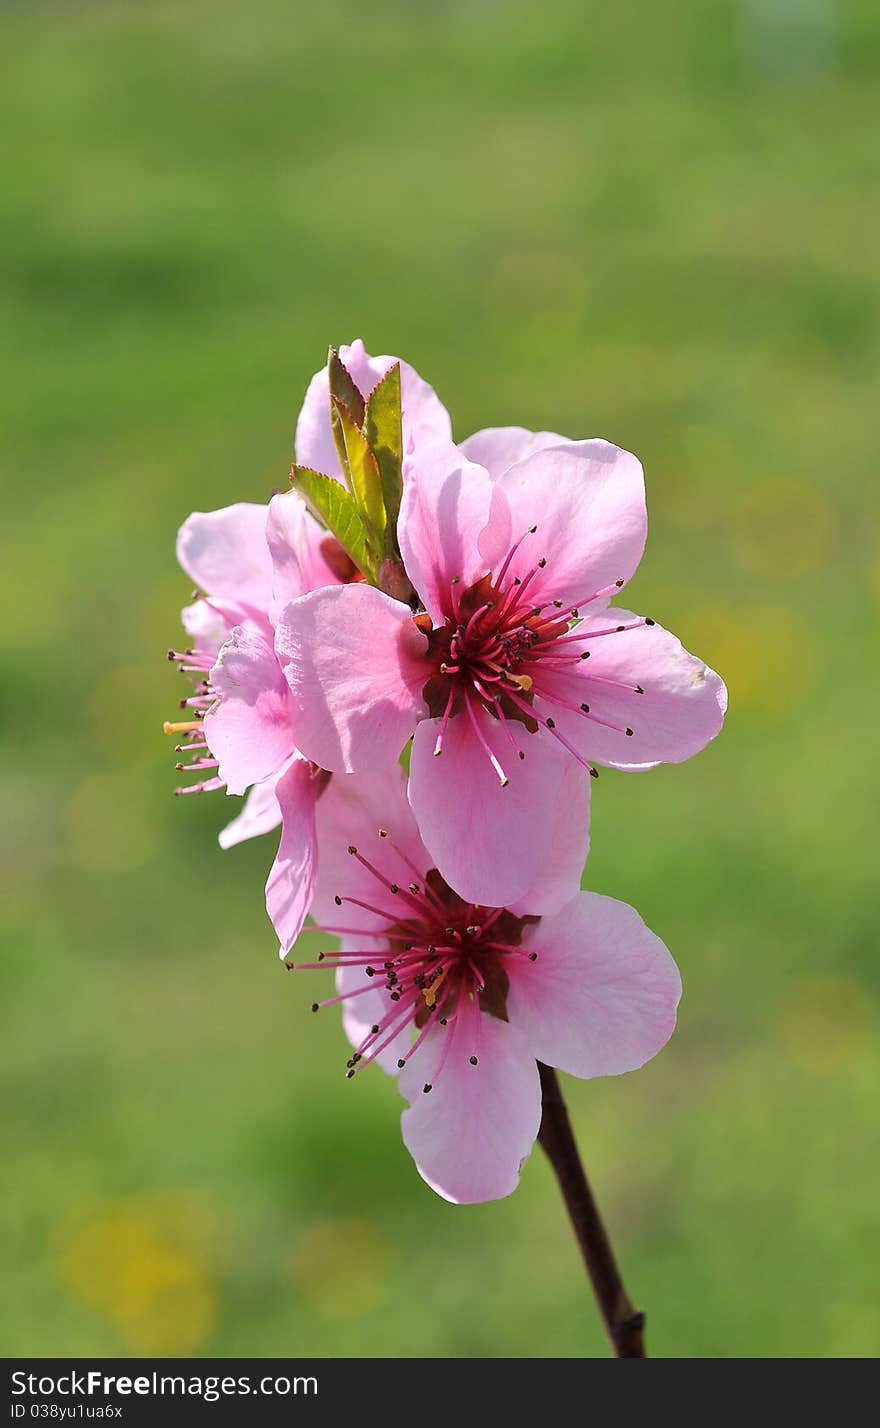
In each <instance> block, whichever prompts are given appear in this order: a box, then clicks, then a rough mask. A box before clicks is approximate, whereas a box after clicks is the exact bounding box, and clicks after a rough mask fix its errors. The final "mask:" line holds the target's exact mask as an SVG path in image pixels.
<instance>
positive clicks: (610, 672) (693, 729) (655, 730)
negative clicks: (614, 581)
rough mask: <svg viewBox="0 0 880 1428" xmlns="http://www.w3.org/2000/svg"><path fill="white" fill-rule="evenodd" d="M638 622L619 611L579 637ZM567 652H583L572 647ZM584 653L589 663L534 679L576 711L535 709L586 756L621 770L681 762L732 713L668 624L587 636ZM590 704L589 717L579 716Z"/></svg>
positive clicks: (543, 703) (590, 623) (710, 675)
mask: <svg viewBox="0 0 880 1428" xmlns="http://www.w3.org/2000/svg"><path fill="white" fill-rule="evenodd" d="M638 620H639V616H637V615H634V614H632V612H631V611H629V610H621V609H620V608H618V607H613V608H611V609H609V610H606V611H604V613H603V614H601V615H598V616H595V617H593V618H591V619H589V620H584V621H583V622H582V623H581V624H580V625H579V626H578V633H583V634H584V635H585V636H589V633H590V631H591V630H606V629H613V630H616V629H617V627H618V626H619V625H634V624H637V622H638ZM569 648H574V649H577V648H580V646H579V645H578V644H577V643H576V642H573V643H572V645H570V646H569ZM583 648H584V649H585V650H589V651H590V658H589V659H588V660H585V661H580V660H576V661H574V663H573V664H572V673H571V674H565V675H559V674H554V675H552V676H548V675H547V674H546V673H545V672H542V673H541V675H540V678H539V680H538V681H536V693H537V690H538V688H540V690H541V693H542V694H546V693H550V694H552V695H553V696H554V697H555V698H557V699H561V700H563V701H565V702H566V703H569V704H574V705H575V711H572V710H567V709H565V708H563V707H561V706H559V705H556V704H554V703H552V702H551V701H550V700H549V699H540V698H536V700H535V707H536V708H540V709H541V711H542V712H543V713H544V714H545V715H547V714H550V715H551V716H552V717H553V718H554V719H555V720H556V723H557V726H558V728H559V730H560V733H562V734H564V736H565V737H566V738H567V739H568V740H569V741H570V742H571V743H572V744H574V746H575V747H576V748H577V749H578V750H579V751H580V752H581V753H582V754H583V755H584V756H585V757H586V758H588V759H592V760H593V761H595V762H596V763H602V764H610V765H612V766H613V767H615V768H623V769H626V768H631V769H638V768H650V767H651V766H652V765H653V764H657V763H672V764H677V763H681V762H682V761H683V760H684V759H689V758H690V757H691V756H692V755H693V754H696V753H699V751H700V750H701V749H702V748H705V746H706V744H708V743H709V741H710V740H711V739H714V737H715V735H716V734H717V733H718V731H719V729H720V728H721V725H722V723H723V721H724V713H725V710H726V708H727V690H726V689H725V687H724V682H723V680H722V679H721V678H720V676H719V675H717V674H716V673H715V671H714V670H711V669H709V668H708V666H707V665H705V664H703V662H702V660H699V659H696V658H695V657H694V655H691V654H688V652H687V650H686V649H683V648H682V645H681V642H680V641H679V640H677V639H676V637H675V635H672V634H670V632H669V631H668V630H665V629H664V628H663V627H662V625H657V624H652V625H645V624H641V625H638V627H637V628H633V629H624V630H623V631H622V632H621V633H620V634H612V635H600V636H598V637H597V638H592V639H590V638H585V639H584V643H583ZM637 689H643V690H644V693H643V694H639V693H637V692H636V691H637ZM584 703H585V704H587V705H589V717H588V716H586V715H585V714H584V713H583V711H582V710H581V712H577V710H578V709H579V708H580V705H581V704H584ZM599 720H604V721H605V722H604V723H599V722H598V721H599ZM609 724H613V725H616V726H617V727H616V728H608V727H607V725H609ZM627 729H632V734H627V733H626V730H627Z"/></svg>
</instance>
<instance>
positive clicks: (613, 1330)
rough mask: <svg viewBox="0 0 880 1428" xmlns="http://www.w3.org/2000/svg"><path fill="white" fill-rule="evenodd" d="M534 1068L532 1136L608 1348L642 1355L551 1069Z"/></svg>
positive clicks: (635, 1313) (639, 1320)
mask: <svg viewBox="0 0 880 1428" xmlns="http://www.w3.org/2000/svg"><path fill="white" fill-rule="evenodd" d="M538 1071H539V1073H540V1076H541V1091H542V1093H543V1112H542V1115H541V1129H540V1131H539V1132H538V1139H539V1141H540V1142H541V1144H542V1146H543V1147H544V1149H545V1151H546V1152H547V1156H548V1158H549V1161H550V1164H551V1165H552V1166H553V1169H554V1171H555V1173H556V1179H557V1180H558V1181H559V1188H560V1190H561V1191H562V1198H563V1199H564V1201H565V1207H566V1209H567V1210H568V1214H569V1219H570V1220H571V1224H572V1228H573V1230H574V1233H575V1238H576V1239H577V1242H578V1245H579V1246H580V1251H581V1254H582V1256H583V1260H584V1264H585V1265H586V1267H587V1273H588V1274H589V1276H590V1283H591V1284H592V1286H593V1293H594V1294H595V1296H596V1301H597V1303H598V1305H599V1311H600V1313H601V1315H602V1319H603V1321H604V1324H605V1332H606V1333H607V1335H608V1339H609V1342H610V1344H611V1348H612V1352H613V1354H614V1357H615V1358H618V1359H643V1358H645V1357H646V1354H645V1344H644V1334H643V1330H644V1326H645V1316H644V1313H643V1312H642V1310H641V1309H635V1308H634V1307H633V1304H632V1301H631V1299H630V1297H629V1295H628V1294H627V1292H626V1289H625V1288H624V1285H623V1280H622V1279H621V1277H620V1270H619V1269H618V1268H617V1261H616V1260H615V1258H614V1251H613V1250H612V1248H611V1241H610V1240H609V1238H608V1234H607V1232H606V1229H605V1226H604V1225H603V1223H602V1217H601V1215H600V1214H599V1207H598V1205H597V1204H596V1201H595V1200H594V1198H593V1192H592V1190H591V1189H590V1184H589V1181H588V1180H587V1176H586V1172H585V1171H584V1167H583V1165H582V1163H581V1158H580V1155H579V1153H578V1148H577V1144H576V1143H575V1138H574V1134H573V1132H572V1129H571V1122H570V1120H569V1118H568V1111H567V1110H566V1107H565V1101H564V1100H563V1099H562V1091H561V1089H560V1086H559V1080H558V1078H557V1075H556V1072H555V1071H554V1070H552V1068H551V1067H549V1066H544V1065H543V1063H542V1062H540V1061H539V1062H538Z"/></svg>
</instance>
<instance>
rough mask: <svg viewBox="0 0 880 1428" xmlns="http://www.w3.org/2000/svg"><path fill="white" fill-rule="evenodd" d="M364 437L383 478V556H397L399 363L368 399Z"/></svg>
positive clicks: (400, 455) (400, 478)
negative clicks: (384, 552)
mask: <svg viewBox="0 0 880 1428" xmlns="http://www.w3.org/2000/svg"><path fill="white" fill-rule="evenodd" d="M363 428H364V434H365V436H366V438H367V441H368V443H369V446H370V450H371V451H372V453H373V455H374V456H375V458H376V464H377V465H378V467H379V475H380V477H381V478H382V495H383V497H384V499H385V512H386V520H387V525H386V529H385V541H386V553H387V554H388V555H389V556H395V555H397V554H398V550H397V515H398V512H399V510H400V498H401V494H402V492H403V476H402V466H403V427H402V421H401V408H400V363H399V362H395V364H394V366H393V367H391V368H390V369H389V371H387V372H386V373H385V376H384V377H383V378H382V380H381V381H380V382H379V383H377V385H376V386H375V387H374V388H373V390H372V392H371V393H370V395H369V397H368V398H367V406H366V413H365V416H364V421H363Z"/></svg>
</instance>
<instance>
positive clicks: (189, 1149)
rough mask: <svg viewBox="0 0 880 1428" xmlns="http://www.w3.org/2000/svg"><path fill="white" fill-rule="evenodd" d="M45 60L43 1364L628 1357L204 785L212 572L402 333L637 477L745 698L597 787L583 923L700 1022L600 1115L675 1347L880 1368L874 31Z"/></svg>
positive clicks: (455, 15)
mask: <svg viewBox="0 0 880 1428" xmlns="http://www.w3.org/2000/svg"><path fill="white" fill-rule="evenodd" d="M0 31H2V33H0V50H2V53H3V56H4V59H3V65H4V70H5V73H4V78H3V83H2V86H0V125H2V132H3V135H4V140H5V147H6V150H7V164H6V167H5V177H4V185H3V192H2V197H0V203H2V224H3V233H4V240H3V246H4V262H3V265H2V274H0V283H2V289H0V291H2V296H0V318H2V324H3V331H4V336H5V337H6V338H7V339H8V342H7V343H6V346H7V350H8V365H7V367H6V371H5V375H4V378H3V381H2V383H0V408H2V423H3V428H4V431H5V436H4V448H3V456H2V473H3V480H4V490H5V498H4V510H5V512H6V515H7V518H6V521H5V523H4V524H5V540H4V547H5V550H4V556H3V561H2V566H0V579H2V582H3V584H4V585H5V587H6V592H5V597H4V611H5V615H4V620H3V639H2V644H3V647H4V654H3V681H2V699H3V705H4V708H5V712H6V716H7V721H8V722H7V728H6V734H5V738H4V749H5V753H4V762H3V769H2V781H3V792H4V803H5V806H6V808H7V810H8V817H7V818H6V819H5V820H4V832H3V844H4V846H3V871H2V880H3V883H2V916H3V920H4V924H5V942H6V956H5V959H4V962H3V972H2V976H3V980H4V983H5V1004H6V1008H7V1021H6V1029H5V1033H4V1036H3V1044H2V1052H0V1055H2V1066H3V1079H4V1085H5V1087H6V1130H5V1135H4V1144H5V1156H4V1161H5V1173H4V1176H3V1192H2V1201H3V1221H4V1226H3V1227H4V1235H3V1238H4V1241H5V1254H6V1259H7V1264H6V1266H5V1269H4V1275H3V1281H4V1288H5V1293H4V1295H3V1300H2V1305H0V1347H2V1351H3V1352H5V1353H6V1354H7V1355H12V1354H25V1353H30V1354H56V1355H74V1354H131V1353H134V1354H158V1353H164V1354H190V1353H195V1354H208V1355H217V1356H223V1355H236V1354H250V1355H259V1356H262V1355H267V1356H268V1355H281V1354H303V1355H311V1354H314V1355H334V1354H336V1355H356V1356H360V1355H386V1356H418V1357H422V1356H424V1357H431V1356H436V1355H455V1356H470V1355H484V1356H486V1355H488V1356H510V1355H529V1356H551V1355H580V1354H590V1355H592V1354H596V1355H599V1354H602V1353H604V1351H605V1350H604V1343H603V1339H602V1335H601V1331H600V1329H599V1325H598V1320H597V1315H596V1313H595V1311H594V1308H593V1305H592V1302H591V1299H590V1296H589V1293H588V1290H587V1288H586V1284H585V1281H584V1277H583V1274H582V1271H581V1269H580V1265H579V1262H578V1260H577V1257H576V1254H575V1250H574V1246H573V1241H572V1239H571V1236H570V1232H569V1228H568V1225H567V1223H566V1221H565V1218H564V1215H563V1212H562V1209H561V1206H560V1205H559V1204H558V1203H557V1191H556V1187H555V1184H554V1182H553V1180H552V1178H551V1176H550V1173H549V1171H548V1168H547V1166H546V1164H545V1163H544V1161H543V1157H542V1156H541V1154H540V1152H536V1153H535V1155H534V1156H533V1158H532V1161H531V1162H530V1164H529V1165H528V1167H527V1169H526V1171H525V1173H524V1175H523V1180H522V1184H521V1187H520V1189H519V1190H518V1191H517V1193H516V1194H515V1195H514V1196H513V1197H512V1198H511V1199H509V1200H506V1201H504V1202H501V1203H498V1204H493V1205H487V1206H481V1207H475V1208H456V1207H452V1206H449V1205H447V1204H445V1203H444V1202H443V1201H441V1200H440V1199H438V1198H436V1197H435V1196H434V1195H433V1194H432V1193H431V1192H430V1191H429V1190H428V1189H427V1187H426V1186H424V1185H423V1184H422V1182H421V1181H420V1180H419V1178H418V1176H417V1175H416V1172H415V1170H414V1168H413V1166H412V1164H411V1162H410V1160H409V1157H408V1156H407V1154H406V1152H405V1151H404V1149H403V1147H402V1144H401V1141H400V1135H399V1129H398V1114H399V1110H400V1109H401V1104H402V1103H401V1102H400V1100H399V1098H398V1094H397V1092H396V1089H395V1087H394V1086H393V1085H392V1084H391V1083H390V1082H389V1081H387V1080H386V1079H385V1078H384V1077H383V1076H382V1075H381V1074H380V1073H379V1072H376V1074H375V1075H371V1076H364V1077H363V1078H358V1079H357V1080H356V1081H355V1082H354V1083H351V1084H349V1083H347V1082H346V1081H345V1079H344V1078H343V1075H342V1069H343V1061H344V1057H345V1055H346V1054H347V1053H346V1050H345V1046H344V1042H343V1036H342V1032H341V1028H340V1026H339V1024H338V1021H337V1020H336V1019H335V1018H334V1017H333V1015H332V1014H330V1013H328V1014H327V1015H326V1016H325V1017H311V1016H310V1015H309V1013H308V1006H307V1003H308V1002H309V1001H310V1000H311V996H312V995H313V994H314V993H313V991H312V990H309V991H308V992H307V991H306V989H304V987H303V985H302V984H301V983H300V982H299V981H297V980H296V979H295V978H291V977H289V976H287V975H285V974H284V973H283V971H282V970H281V969H280V968H279V966H278V963H277V960H276V951H275V944H274V941H273V937H272V934H271V930H270V928H269V926H268V923H267V922H266V919H265V915H264V912H263V907H262V882H263V879H264V876H265V872H266V869H267V867H268V864H269V862H270V861H271V857H272V853H273V841H274V840H273V838H271V837H270V838H267V839H263V840H261V841H260V842H257V843H252V844H248V845H246V846H244V847H241V848H237V849H235V850H233V851H232V852H230V853H227V854H221V852H220V851H219V849H218V848H217V846H216V841H215V835H216V832H217V830H218V829H219V828H220V826H221V825H222V824H223V822H224V821H225V819H226V818H227V817H228V816H229V811H230V810H229V805H228V804H227V803H225V801H224V799H223V797H222V796H221V795H214V796H212V797H209V798H204V799H200V800H199V799H196V800H184V801H182V802H178V801H175V800H173V799H172V798H171V794H170V790H171V788H172V786H173V784H174V783H175V782H176V781H177V780H176V776H175V774H174V772H173V767H172V763H173V757H172V755H171V751H170V747H169V743H168V741H166V740H164V739H163V737H162V734H161V723H162V720H163V718H165V717H166V716H167V715H168V714H169V713H170V711H171V709H172V707H173V704H174V701H175V699H176V698H177V697H178V694H179V692H180V691H179V690H178V687H177V683H176V682H175V676H174V674H173V671H172V670H171V669H170V667H169V666H168V664H167V663H166V661H165V658H164V652H165V649H166V647H167V645H168V644H169V643H170V642H171V641H172V640H176V639H177V638H178V623H177V612H178V610H179V607H180V606H181V604H182V603H183V602H184V600H185V599H186V598H187V596H188V593H189V587H188V582H187V581H186V580H185V578H184V577H183V576H182V575H180V574H179V573H178V572H177V571H176V567H175V562H174V535H175V530H176V528H177V526H178V524H179V523H180V521H181V520H182V519H183V518H184V517H185V516H186V515H187V513H188V512H189V511H190V510H191V509H210V508H212V507H215V506H221V505H224V504H226V503H228V502H230V501H234V500H239V499H251V500H262V499H265V498H266V497H267V496H268V495H269V493H270V491H271V490H272V488H273V487H274V486H284V484H285V482H286V473H287V467H288V462H289V459H290V454H291V434H292V429H293V425H294V421H295V418H296V414H297V411H298V409H299V404H300V401H301V398H302V393H303V391H304V389H305V385H306V382H307V380H308V378H309V377H310V375H311V374H312V372H313V371H314V370H315V369H316V368H317V367H318V366H320V365H321V362H322V359H323V356H324V354H325V351H326V347H327V343H328V341H334V342H344V341H348V340H350V339H351V338H352V337H354V336H357V335H360V336H362V337H363V338H364V339H365V341H366V343H367V346H368V348H369V349H370V350H372V351H374V352H382V351H388V352H394V353H399V354H402V355H405V356H406V357H407V358H408V359H409V360H411V361H412V362H413V363H414V364H415V365H416V366H417V367H418V368H419V369H420V370H421V371H422V373H423V374H425V375H426V376H427V377H428V378H429V380H431V382H432V383H433V384H434V385H435V387H436V388H437V390H438V392H439V393H440V394H441V396H442V397H443V399H444V400H445V401H446V403H447V405H448V406H449V408H450V410H451V412H452V413H453V418H454V422H455V427H456V431H457V433H458V435H459V436H464V435H466V434H467V433H468V432H469V431H471V430H473V429H474V428H476V427H479V426H483V425H492V424H501V423H507V422H518V423H522V424H524V425H527V426H532V427H550V428H555V429H558V430H560V431H563V432H566V433H570V434H571V435H574V436H585V435H601V436H605V437H608V438H611V439H613V440H614V441H616V442H619V443H621V444H623V445H626V446H628V447H631V448H632V449H633V450H635V451H636V452H638V453H639V455H640V456H641V457H642V459H643V461H644V463H645V467H646V471H647V475H648V482H649V500H650V509H651V516H652V528H651V538H650V542H649V549H648V554H647V557H646V559H645V562H644V564H643V566H642V569H641V571H640V573H639V575H638V577H637V582H636V585H635V588H634V591H633V595H632V603H633V604H634V606H635V608H644V609H645V610H647V611H648V612H649V613H651V614H653V615H654V616H655V617H656V618H657V619H659V620H662V621H663V622H664V623H667V624H669V625H671V626H672V628H674V629H675V630H676V631H678V632H680V633H681V634H682V636H683V637H684V638H685V640H686V641H687V642H688V643H689V644H690V645H691V647H692V648H693V649H695V650H696V651H697V652H698V653H699V654H701V655H702V656H703V657H704V658H705V659H707V660H708V661H709V662H710V663H712V664H713V665H715V666H716V667H717V668H718V669H719V670H721V671H722V673H723V674H724V675H725V676H726V678H727V680H728V682H729V685H730V691H731V714H730V718H729V722H728V725H727V728H726V731H725V733H724V735H723V737H722V738H721V739H720V740H719V741H718V743H717V744H716V745H715V746H713V747H712V748H710V749H709V750H708V751H707V752H706V753H705V754H703V755H702V756H701V757H700V758H698V759H696V760H694V761H692V762H691V763H689V764H687V765H685V766H683V767H681V768H665V769H661V770H658V771H656V772H654V773H652V774H649V775H646V776H642V777H639V776H629V777H628V776H624V775H615V774H613V773H606V775H605V776H604V777H603V778H602V779H601V780H600V783H599V784H598V786H597V787H596V791H595V795H594V814H593V826H594V852H593V854H592V857H591V861H590V864H589V868H588V884H589V886H591V887H594V888H596V889H598V890H601V891H604V892H608V893H613V894H616V895H618V896H620V897H622V898H624V899H625V900H627V901H630V902H632V903H634V904H635V905H636V906H637V907H638V908H639V909H640V910H641V912H642V913H643V914H644V916H645V918H646V919H647V921H648V922H649V924H650V925H651V926H652V927H654V928H655V929H656V930H657V931H658V932H660V933H661V934H662V935H663V937H664V938H665V939H666V941H667V942H668V944H669V946H670V947H671V948H672V950H673V952H674V953H675V955H676V957H677V959H678V961H679V963H680V965H681V967H682V971H683V975H684V981H685V996H684V1001H683V1003H682V1010H681V1021H680V1027H679V1030H678V1033H677V1035H676V1036H675V1038H674V1039H673V1041H672V1042H671V1043H670V1045H669V1047H668V1048H667V1050H666V1051H665V1052H664V1053H663V1054H662V1055H661V1056H660V1057H659V1058H658V1059H657V1060H656V1062H654V1063H653V1064H652V1065H651V1066H649V1067H648V1068H646V1069H645V1070H644V1071H643V1072H641V1073H638V1074H636V1075H632V1076H629V1077H624V1078H622V1079H617V1080H607V1081H596V1082H592V1083H573V1082H569V1084H568V1089H569V1093H570V1101H571V1106H572V1113H573V1116H574V1119H575V1123H576V1127H577V1130H578V1133H579V1136H580V1138H581V1142H582V1145H583V1148H584V1154H585V1158H586V1160H587V1163H588V1166H589V1168H590V1171H591V1173H592V1176H593V1178H594V1181H595V1185H596V1188H597V1191H598V1194H599V1196H600V1199H601V1202H602V1204H603V1206H604V1207H605V1209H606V1211H607V1216H608V1220H609V1222H610V1225H611V1227H612V1230H613V1234H614V1238H615V1242H616V1244H617V1247H618V1250H619V1253H620V1256H621V1260H622V1263H623V1266H624V1269H625V1273H626V1278H627V1280H628V1283H629V1285H630V1287H631V1290H632V1293H633V1295H634V1297H635V1298H636V1299H637V1300H638V1302H640V1303H643V1304H644V1305H645V1306H646V1308H647V1310H648V1316H649V1317H648V1325H649V1346H650V1349H651V1351H652V1352H653V1353H655V1354H658V1355H678V1356H687V1357H690V1356H727V1355H731V1356H765V1355H772V1356H813V1355H818V1356H865V1355H872V1354H874V1353H875V1352H876V1351H877V1350H878V1348H880V1297H878V1289H877V1283H876V1259H874V1260H873V1263H872V1248H873V1249H874V1251H876V1232H877V1218H878V1212H877V1174H878V1169H880V1150H878V1138H877V1091H878V1083H880V1076H878V1026H880V1015H878V1006H880V1002H878V992H880V988H878V971H877V957H876V925H877V914H876V907H875V905H874V903H875V897H874V894H876V881H875V879H876V872H875V869H874V868H873V858H872V849H871V845H872V843H873V842H875V841H876V840H875V836H874V837H872V834H875V829H876V806H877V797H876V782H875V780H876V772H877V760H876V758H875V757H874V749H875V742H874V741H875V739H876V728H877V725H876V710H877V702H876V697H877V677H876V664H875V662H874V660H875V650H876V635H877V622H878V614H880V537H878V530H877V526H876V524H875V523H874V521H875V518H876V514H877V508H876V489H877V450H878V441H877V438H878V425H880V423H878V416H877V410H878V407H877V378H878V340H877V339H878V281H877V251H878V238H880V233H878V210H877V192H878V188H877V185H878V166H877V138H876V116H877V109H876V102H877V88H876V86H877V81H878V72H880V43H878V41H880V22H878V18H877V10H876V5H875V3H874V0H840V3H834V0H801V3H798V2H797V0H752V2H751V3H749V2H748V0H741V3H735V2H734V0H723V3H722V0H682V3H678V4H674V5H668V4H658V5H646V4H643V3H637V0H618V3H616V4H615V5H613V6H609V5H606V4H599V3H588V4H583V3H581V4H577V5H571V6H569V5H565V4H562V3H559V0H542V3H540V4H528V5H523V4H500V3H492V0H471V2H470V3H467V0H458V3H456V0H435V3H425V0H409V3H406V4H402V3H401V4H399V5H392V4H389V3H387V2H386V3H384V4H383V3H380V4H375V5H368V6H364V5H355V4H351V3H347V0H345V3H343V2H342V0H340V3H337V4H336V5H334V6H332V7H323V8H322V7H319V6H311V5H310V6H307V5H305V4H290V3H273V0H252V3H250V4H248V5H246V6H244V5H238V4H236V3H232V0H226V3H222V2H221V3H214V4H207V3H191V4H187V3H175V4H168V3H156V0H152V3H150V4H139V3H128V4H118V5H111V4H104V5H99V4H84V3H73V0H70V2H69V3H66V4H60V3H59V4H49V3H36V0H33V2H32V3H30V4H24V3H22V4H15V3H6V4H5V5H4V6H3V9H2V16H0ZM10 509H11V511H12V522H11V524H10V521H9V519H8V513H9V511H10ZM872 774H873V775H874V777H873V778H872ZM328 979H329V974H328ZM310 988H311V984H310Z"/></svg>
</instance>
